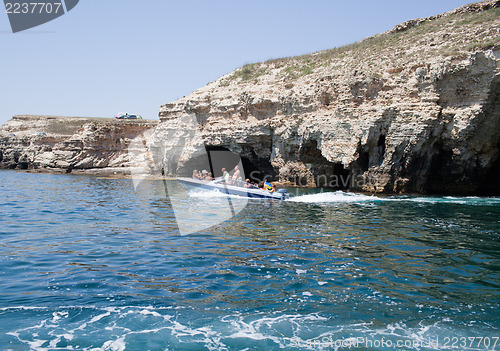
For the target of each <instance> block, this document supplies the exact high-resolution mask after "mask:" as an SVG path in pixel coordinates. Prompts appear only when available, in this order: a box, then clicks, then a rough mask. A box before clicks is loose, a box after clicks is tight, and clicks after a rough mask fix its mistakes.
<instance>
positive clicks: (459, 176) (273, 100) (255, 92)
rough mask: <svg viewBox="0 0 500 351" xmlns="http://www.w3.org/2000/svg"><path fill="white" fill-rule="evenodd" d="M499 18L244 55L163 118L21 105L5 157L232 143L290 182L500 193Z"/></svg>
mask: <svg viewBox="0 0 500 351" xmlns="http://www.w3.org/2000/svg"><path fill="white" fill-rule="evenodd" d="M498 28H500V1H499V0H488V1H483V2H480V3H475V4H470V5H466V6H463V7H461V8H459V9H456V10H454V11H450V12H448V13H445V14H441V15H436V16H432V17H429V18H424V19H416V20H412V21H408V22H405V23H403V24H401V25H398V26H396V27H395V28H394V29H393V30H391V31H388V32H386V33H382V34H379V35H376V36H373V37H370V38H367V39H365V40H363V41H361V42H359V43H355V44H352V45H348V46H346V47H343V48H337V49H332V50H326V51H322V52H318V53H314V54H311V55H303V56H300V57H291V58H283V59H275V60H269V61H266V62H261V63H255V64H250V65H246V66H244V67H242V68H240V69H238V70H235V71H234V72H231V73H230V74H228V75H225V76H223V77H221V78H219V79H218V80H217V81H215V82H213V83H210V84H208V85H207V86H205V87H203V88H201V89H198V90H196V91H194V92H193V93H192V94H191V95H189V96H186V97H184V98H182V99H180V100H177V101H175V102H171V103H168V104H165V105H163V106H161V107H160V110H159V116H160V122H159V124H158V123H157V122H156V121H140V120H137V121H129V120H127V121H122V120H119V121H118V120H111V119H90V118H80V119H77V118H72V119H71V118H67V117H53V116H15V117H14V118H13V119H12V120H10V121H9V122H7V123H6V124H4V125H3V126H2V127H1V128H0V167H1V168H16V169H35V170H46V171H54V170H59V171H63V172H68V173H69V172H72V173H78V172H80V173H92V172H104V173H106V172H108V171H109V172H111V173H113V174H114V175H116V174H131V176H134V175H138V174H149V175H150V176H153V177H155V176H156V177H157V176H163V175H164V176H170V177H173V176H177V175H183V176H189V175H190V174H191V172H192V169H193V167H194V165H195V164H196V162H197V160H198V159H200V158H202V157H206V156H204V155H206V153H207V151H208V152H210V151H229V152H232V153H234V154H236V155H239V156H240V157H241V159H242V162H243V166H244V168H245V172H246V174H250V173H251V172H253V171H258V172H260V173H259V174H261V175H266V176H268V177H270V178H271V179H273V180H274V181H279V182H281V183H282V184H289V185H296V186H316V187H331V188H336V189H345V190H353V191H363V192H369V193H386V194H390V193H420V194H453V195H500V182H498V181H497V179H498V174H499V172H500V32H499V30H498ZM185 116H191V117H192V118H193V120H194V124H195V126H192V127H193V128H195V129H196V131H195V130H194V129H193V130H190V129H189V128H186V126H187V125H186V123H185V121H183V118H185ZM188 124H189V123H188ZM41 133H43V134H41ZM12 135H14V136H12ZM194 135H196V136H197V137H196V138H193V136H194ZM215 175H216V176H217V174H215Z"/></svg>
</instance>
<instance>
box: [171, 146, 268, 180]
mask: <svg viewBox="0 0 500 351" xmlns="http://www.w3.org/2000/svg"><path fill="white" fill-rule="evenodd" d="M205 150H206V153H200V154H199V155H198V156H197V157H193V158H192V159H191V160H189V161H188V162H186V163H185V164H184V166H183V167H182V169H179V170H178V175H181V176H185V177H190V176H192V174H193V170H197V171H202V170H207V171H208V172H211V173H212V175H213V176H214V177H221V176H222V174H223V173H222V168H225V169H226V171H228V172H230V173H231V171H232V170H233V169H234V168H235V166H239V167H240V171H241V172H242V177H244V178H245V179H250V180H251V181H252V182H259V181H261V180H263V179H264V178H267V179H269V180H274V177H275V174H274V170H273V168H272V166H271V163H270V162H269V160H266V159H264V158H259V157H258V156H257V155H256V154H255V152H254V151H253V150H246V151H248V152H247V154H249V155H250V157H246V156H242V155H239V154H237V153H235V152H232V151H230V150H229V148H228V147H225V146H206V147H205Z"/></svg>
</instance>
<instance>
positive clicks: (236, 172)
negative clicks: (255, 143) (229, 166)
mask: <svg viewBox="0 0 500 351" xmlns="http://www.w3.org/2000/svg"><path fill="white" fill-rule="evenodd" d="M237 181H241V172H240V168H239V167H238V166H236V167H234V173H233V184H236V182H237Z"/></svg>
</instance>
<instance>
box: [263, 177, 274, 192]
mask: <svg viewBox="0 0 500 351" xmlns="http://www.w3.org/2000/svg"><path fill="white" fill-rule="evenodd" d="M275 188H276V186H275ZM263 189H264V190H267V191H269V192H270V193H272V192H273V185H272V184H271V183H269V182H268V181H267V180H264V188H263Z"/></svg>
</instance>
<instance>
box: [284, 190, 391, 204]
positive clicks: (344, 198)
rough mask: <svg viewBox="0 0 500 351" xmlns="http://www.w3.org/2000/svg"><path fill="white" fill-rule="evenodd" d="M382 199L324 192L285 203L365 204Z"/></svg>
mask: <svg viewBox="0 0 500 351" xmlns="http://www.w3.org/2000/svg"><path fill="white" fill-rule="evenodd" d="M383 200H384V199H383V198H380V197H376V196H368V195H364V194H358V193H346V192H343V191H335V192H324V193H317V194H308V195H300V196H294V197H292V198H290V199H289V200H287V201H290V202H306V203H327V202H338V203H343V202H348V203H349V202H353V203H355V202H366V201H383Z"/></svg>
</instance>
